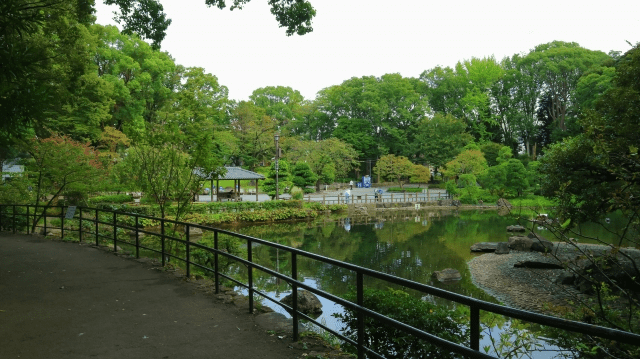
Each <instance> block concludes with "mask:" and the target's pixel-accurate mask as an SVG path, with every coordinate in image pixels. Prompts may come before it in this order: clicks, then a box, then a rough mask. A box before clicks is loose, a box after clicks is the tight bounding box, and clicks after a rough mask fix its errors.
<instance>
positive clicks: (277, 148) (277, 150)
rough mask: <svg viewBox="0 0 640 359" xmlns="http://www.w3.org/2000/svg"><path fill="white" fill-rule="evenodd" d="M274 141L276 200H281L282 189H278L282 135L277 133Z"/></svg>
mask: <svg viewBox="0 0 640 359" xmlns="http://www.w3.org/2000/svg"><path fill="white" fill-rule="evenodd" d="M273 139H274V140H276V200H279V199H280V188H279V187H278V170H279V168H278V160H279V159H280V147H279V144H278V140H279V139H280V134H279V133H277V132H276V133H275V134H274V135H273Z"/></svg>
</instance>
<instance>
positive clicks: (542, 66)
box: [523, 41, 608, 131]
mask: <svg viewBox="0 0 640 359" xmlns="http://www.w3.org/2000/svg"><path fill="white" fill-rule="evenodd" d="M607 59H608V56H607V55H606V54H605V53H603V52H600V51H592V50H587V49H585V48H583V47H580V45H578V44H577V43H575V42H572V43H568V42H562V41H553V42H550V43H547V44H541V45H538V46H536V47H535V48H534V49H533V50H532V51H531V52H530V53H529V54H528V55H527V56H526V57H525V58H524V59H523V64H525V65H527V66H531V67H532V68H533V69H534V71H535V76H536V78H537V79H538V81H540V82H541V83H542V84H543V91H544V92H546V93H547V94H548V95H549V97H550V99H551V117H552V118H553V120H554V123H555V125H556V127H557V129H558V130H560V131H566V130H567V123H566V122H567V117H568V116H569V114H570V111H571V107H572V106H573V104H574V102H575V101H574V99H573V95H574V91H575V89H576V86H577V83H578V81H579V79H580V77H581V76H582V74H584V73H585V72H586V71H587V70H589V68H591V67H592V66H598V65H600V64H602V63H603V62H604V61H606V60H607Z"/></svg>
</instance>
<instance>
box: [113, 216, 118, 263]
mask: <svg viewBox="0 0 640 359" xmlns="http://www.w3.org/2000/svg"><path fill="white" fill-rule="evenodd" d="M116 220H117V218H116V212H115V211H114V212H113V251H114V252H116V253H118V227H117V225H116Z"/></svg>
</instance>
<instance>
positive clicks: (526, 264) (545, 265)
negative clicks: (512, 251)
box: [513, 260, 564, 269]
mask: <svg viewBox="0 0 640 359" xmlns="http://www.w3.org/2000/svg"><path fill="white" fill-rule="evenodd" d="M513 267H514V268H535V269H563V268H564V267H563V266H562V265H561V264H558V263H551V262H547V261H535V260H534V261H520V262H517V263H515V264H514V265H513Z"/></svg>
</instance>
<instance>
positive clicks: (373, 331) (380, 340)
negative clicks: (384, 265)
mask: <svg viewBox="0 0 640 359" xmlns="http://www.w3.org/2000/svg"><path fill="white" fill-rule="evenodd" d="M345 299H347V300H349V301H351V302H355V300H356V294H355V293H353V292H351V293H349V294H347V295H345ZM363 306H364V307H365V308H367V309H370V310H373V311H375V312H378V313H380V314H382V315H385V316H387V317H389V318H392V319H395V320H397V321H399V322H402V323H406V324H408V325H410V326H412V327H414V328H417V329H420V330H424V331H425V332H427V333H431V334H434V335H437V336H438V337H440V338H443V339H446V340H448V341H451V342H454V343H459V344H466V343H468V342H469V333H468V331H467V329H466V325H465V324H463V323H464V321H465V320H466V319H467V318H466V315H462V314H461V312H458V311H455V310H449V309H446V308H444V307H442V306H436V305H434V304H431V303H429V302H426V301H423V300H421V299H419V298H415V297H412V296H410V295H409V294H407V293H405V292H402V291H399V290H393V289H388V290H375V289H368V288H367V289H365V290H364V293H363ZM334 316H335V317H336V318H338V319H340V320H341V321H342V323H343V324H344V327H343V328H342V330H343V333H344V334H345V336H347V337H349V338H351V339H353V340H355V341H357V332H358V331H357V330H358V329H357V328H358V324H357V322H358V321H357V316H356V312H355V311H354V310H352V309H349V308H345V312H344V314H334ZM364 335H365V337H364V343H365V345H366V346H367V347H369V348H371V349H372V350H374V351H375V352H377V353H379V354H381V355H383V356H385V357H386V358H400V357H402V358H428V357H437V358H455V357H457V356H456V355H455V354H452V353H449V352H447V351H446V350H444V349H441V348H439V347H437V346H435V345H433V344H430V343H429V342H427V341H425V340H419V339H416V337H414V336H412V335H410V334H407V333H405V332H403V331H401V330H398V329H396V328H395V327H393V326H390V325H388V324H385V323H382V322H379V321H378V320H376V319H372V318H371V317H366V318H365V334H364ZM344 348H345V349H347V350H349V351H352V352H353V351H354V348H353V347H352V346H351V345H348V344H345V346H344Z"/></svg>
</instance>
